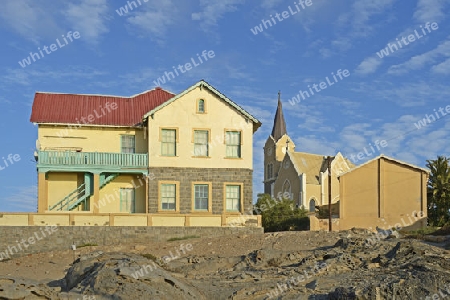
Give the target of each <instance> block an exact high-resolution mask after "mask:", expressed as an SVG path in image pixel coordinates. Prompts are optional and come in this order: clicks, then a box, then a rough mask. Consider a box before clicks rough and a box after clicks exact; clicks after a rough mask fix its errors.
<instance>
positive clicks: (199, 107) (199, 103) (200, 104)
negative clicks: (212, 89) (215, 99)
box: [197, 99, 205, 114]
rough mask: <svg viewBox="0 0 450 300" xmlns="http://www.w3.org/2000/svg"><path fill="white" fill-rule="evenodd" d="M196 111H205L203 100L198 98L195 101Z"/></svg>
mask: <svg viewBox="0 0 450 300" xmlns="http://www.w3.org/2000/svg"><path fill="white" fill-rule="evenodd" d="M197 113H201V114H203V113H205V100H203V99H200V100H198V101H197Z"/></svg>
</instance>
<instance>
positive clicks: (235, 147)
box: [225, 131, 241, 158]
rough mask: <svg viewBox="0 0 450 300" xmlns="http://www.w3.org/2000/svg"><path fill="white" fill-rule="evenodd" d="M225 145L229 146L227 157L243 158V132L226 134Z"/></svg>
mask: <svg viewBox="0 0 450 300" xmlns="http://www.w3.org/2000/svg"><path fill="white" fill-rule="evenodd" d="M225 143H226V145H227V150H226V151H227V153H226V157H233V158H240V157H241V132H240V131H227V132H225Z"/></svg>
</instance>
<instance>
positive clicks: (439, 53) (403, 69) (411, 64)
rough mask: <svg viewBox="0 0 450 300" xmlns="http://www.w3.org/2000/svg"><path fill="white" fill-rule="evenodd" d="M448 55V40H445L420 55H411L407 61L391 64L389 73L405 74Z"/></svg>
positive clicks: (449, 53) (449, 44) (449, 52)
mask: <svg viewBox="0 0 450 300" xmlns="http://www.w3.org/2000/svg"><path fill="white" fill-rule="evenodd" d="M449 56H450V40H446V41H444V42H442V43H440V44H439V45H438V46H437V47H436V48H435V49H433V50H430V51H428V52H425V53H423V54H420V55H416V56H413V57H412V58H411V59H409V60H408V61H406V62H404V63H402V64H398V65H393V66H391V67H390V68H389V70H388V73H389V74H394V75H398V74H405V73H408V72H409V71H412V70H420V69H422V68H424V67H425V66H427V65H430V64H432V63H434V62H435V61H436V60H437V59H439V58H441V57H449Z"/></svg>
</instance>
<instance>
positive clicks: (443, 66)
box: [431, 58, 450, 75]
mask: <svg viewBox="0 0 450 300" xmlns="http://www.w3.org/2000/svg"><path fill="white" fill-rule="evenodd" d="M431 72H433V73H438V74H445V75H449V74H450V58H448V59H447V60H445V61H444V62H442V63H440V64H437V65H435V66H433V67H432V68H431Z"/></svg>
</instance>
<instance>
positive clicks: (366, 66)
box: [356, 57, 382, 75]
mask: <svg viewBox="0 0 450 300" xmlns="http://www.w3.org/2000/svg"><path fill="white" fill-rule="evenodd" d="M381 63H382V61H381V59H379V58H377V57H368V58H366V59H364V60H363V61H362V62H361V63H360V64H359V66H358V67H357V68H356V73H357V74H362V75H367V74H371V73H374V72H375V71H376V70H377V69H378V67H379V66H380V65H381Z"/></svg>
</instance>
